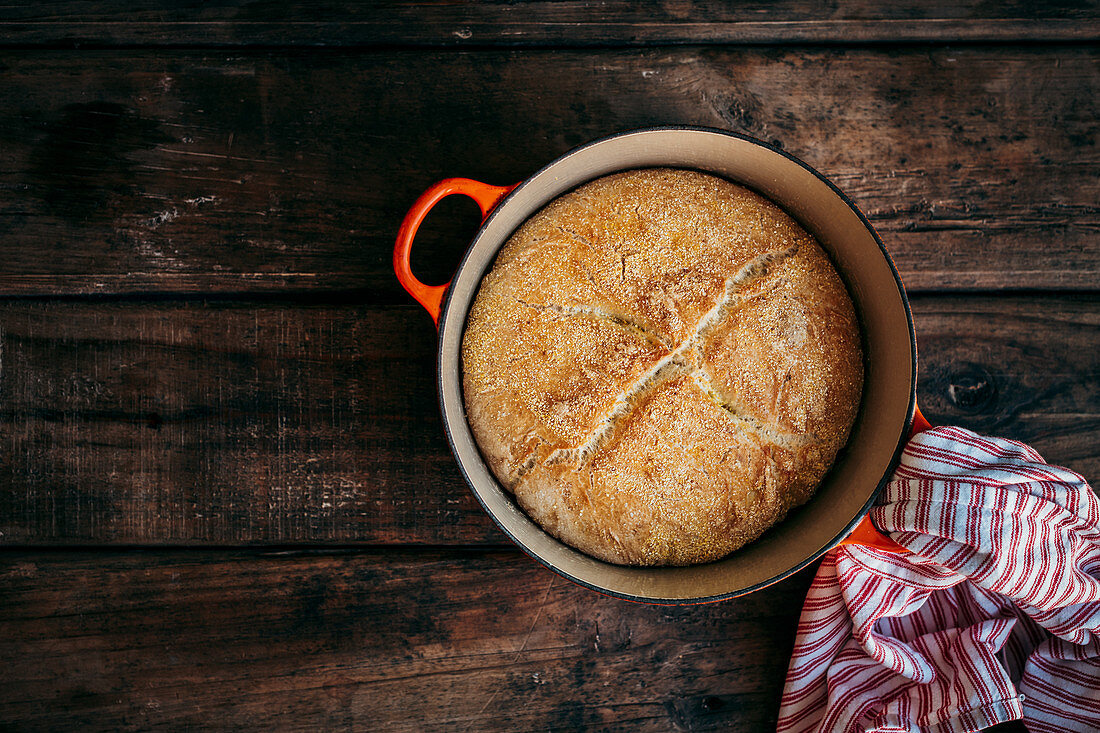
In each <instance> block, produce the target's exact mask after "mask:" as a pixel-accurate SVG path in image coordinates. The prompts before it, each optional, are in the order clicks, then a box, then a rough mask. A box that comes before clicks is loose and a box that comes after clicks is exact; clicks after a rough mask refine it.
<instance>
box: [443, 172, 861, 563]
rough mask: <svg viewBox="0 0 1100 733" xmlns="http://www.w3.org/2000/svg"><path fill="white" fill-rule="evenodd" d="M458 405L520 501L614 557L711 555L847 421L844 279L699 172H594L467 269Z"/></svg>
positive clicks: (769, 504) (793, 492)
mask: <svg viewBox="0 0 1100 733" xmlns="http://www.w3.org/2000/svg"><path fill="white" fill-rule="evenodd" d="M462 362H463V389H464V393H465V401H466V412H467V417H468V419H469V422H470V427H471V429H472V430H473V433H474V437H475V438H476V440H477V442H478V445H479V447H480V448H481V450H482V453H483V455H484V456H485V458H486V460H487V462H488V464H489V467H490V468H491V469H492V471H493V473H494V474H495V475H496V476H497V478H498V479H499V480H500V482H501V483H502V484H503V485H504V486H505V487H506V488H507V489H509V490H510V491H512V492H513V493H514V495H515V497H516V500H517V502H518V503H519V505H520V506H521V507H522V508H523V509H524V511H526V512H527V513H528V514H529V515H530V516H531V517H532V518H533V519H534V520H535V521H537V522H538V523H539V524H540V525H542V526H543V527H544V528H545V529H546V530H547V531H548V532H550V533H551V534H553V535H554V536H555V537H558V538H559V539H561V540H562V541H564V542H566V543H568V544H570V545H573V546H574V547H576V548H578V549H580V550H582V551H584V552H586V553H588V554H590V555H593V556H594V557H597V558H600V559H603V560H607V561H609V562H615V563H624V564H634V565H688V564H693V563H700V562H708V561H711V560H716V559H718V558H721V557H723V556H725V555H727V554H729V553H730V552H732V551H734V550H736V549H737V548H739V547H741V546H743V545H744V544H745V543H747V542H751V541H752V540H753V539H755V538H756V537H758V536H759V535H760V534H761V533H763V532H764V531H765V530H766V529H767V528H768V527H770V526H772V525H773V524H775V523H776V522H778V521H779V520H781V519H782V518H783V517H784V516H785V515H786V513H787V512H788V511H789V510H790V508H791V507H793V506H797V505H799V504H802V503H804V502H805V501H806V500H808V499H809V497H810V495H811V494H812V493H813V491H814V489H815V488H816V487H817V485H818V484H819V483H820V482H821V479H822V478H823V477H824V475H825V473H826V472H827V471H828V469H829V467H830V466H831V465H832V462H833V460H834V458H835V456H836V453H837V451H838V450H839V449H840V448H841V447H842V446H843V444H844V442H845V441H846V440H847V436H848V432H849V430H850V429H851V426H852V423H853V422H854V420H855V416H856V412H857V410H858V407H859V400H860V394H861V391H862V382H863V362H862V354H861V350H860V337H859V327H858V323H857V321H856V317H855V313H854V311H853V308H852V303H851V300H850V299H849V297H848V294H847V292H846V291H845V290H844V286H843V284H842V283H841V281H840V278H839V277H838V275H837V274H836V272H835V270H834V269H833V267H832V265H831V264H830V262H829V260H828V258H827V257H826V255H825V253H824V252H823V251H822V250H821V248H820V246H819V245H818V244H817V243H816V242H815V241H814V239H813V238H812V237H811V236H810V235H809V234H808V233H806V232H805V231H804V230H803V229H802V228H801V227H799V226H798V225H797V224H796V223H795V222H794V221H793V220H792V219H791V218H790V217H789V216H787V215H786V214H785V213H784V212H783V211H782V210H780V209H779V208H778V207H777V206H775V205H774V204H773V203H771V202H770V201H767V200H766V199H764V198H762V197H761V196H759V195H757V194H755V193H753V192H751V191H749V190H748V189H746V188H743V187H741V186H737V185H734V184H732V183H730V182H728V181H725V180H723V179H720V178H717V177H714V176H710V175H707V174H703V173H699V172H696V171H686V170H674V169H647V170H637V171H628V172H625V173H620V174H616V175H612V176H607V177H605V178H601V179H598V180H595V181H592V182H591V183H588V184H586V185H584V186H582V187H581V188H579V189H577V190H576V191H573V192H572V193H569V194H566V195H564V196H562V197H560V198H558V199H556V200H555V201H553V202H551V203H550V204H549V205H548V206H546V207H545V208H544V209H542V210H541V211H540V212H538V213H537V214H536V215H535V216H533V217H532V218H531V219H530V220H528V221H527V222H526V223H525V224H524V225H523V226H522V227H520V229H519V230H518V231H517V232H516V233H515V234H514V235H513V236H512V238H511V239H510V240H509V241H508V243H507V244H506V245H505V246H504V247H503V248H502V249H501V252H500V254H499V255H498V257H497V260H496V262H495V264H494V266H493V268H492V270H491V271H490V272H489V274H488V275H486V277H485V278H484V280H483V281H482V284H481V289H480V290H479V292H478V295H477V297H476V299H475V300H474V303H473V305H472V306H471V309H470V313H469V315H468V317H467V323H466V331H465V333H464V336H463V344H462Z"/></svg>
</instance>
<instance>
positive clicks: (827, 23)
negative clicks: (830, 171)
mask: <svg viewBox="0 0 1100 733" xmlns="http://www.w3.org/2000/svg"><path fill="white" fill-rule="evenodd" d="M1098 36H1100V7H1098V6H1097V4H1096V3H1095V2H1088V1H1076V2H1073V1H1071V2H1059V3H1051V4H1046V3H1033V2H1024V1H1023V0H1015V1H1009V2H1000V3H987V2H981V1H980V0H958V2H948V1H947V0H938V1H936V2H912V1H902V2H871V1H870V0H847V1H846V2H843V3H836V2H824V1H823V0H780V1H778V2H772V3H768V2H743V3H735V4H731V3H725V2H719V0H694V1H693V2H688V1H687V0H664V1H663V2H648V3H632V2H628V1H627V0H611V1H610V2H601V3H589V2H580V1H579V0H568V1H566V2H562V1H561V0H556V1H555V0H528V1H526V2H518V3H517V2H514V0H496V1H495V2H409V1H405V2H379V3H361V2H334V1H330V2H310V3H285V4H284V3H271V2H263V1H259V0H229V1H228V2H218V3H203V4H199V5H197V6H190V7H187V8H185V9H181V8H180V6H179V4H178V3H171V2H165V1H164V0H143V1H142V2H134V3H123V2H118V1H117V0H115V1H114V2H99V3H95V4H94V5H90V4H89V3H87V2H80V1H79V0H75V1H74V0H68V1H66V2H51V3H37V4H32V3H28V4H26V5H24V6H6V7H4V8H3V10H2V12H0V43H6V44H23V45H29V44H43V43H48V44H71V45H86V44H97V45H108V44H110V45H115V44H123V45H135V44H136V45H179V44H193V45H203V46H242V45H255V44H263V45H307V46H343V45H364V44H365V45H378V44H401V45H417V46H469V45H502V46H545V45H553V44H568V45H595V46H607V45H634V44H643V43H644V44H653V43H777V42H844V43H851V42H880V41H947V42H951V41H1019V40H1030V41H1034V40H1088V39H1095V38H1097V37H1098Z"/></svg>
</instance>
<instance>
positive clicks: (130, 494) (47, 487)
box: [0, 296, 1100, 545]
mask: <svg viewBox="0 0 1100 733" xmlns="http://www.w3.org/2000/svg"><path fill="white" fill-rule="evenodd" d="M914 310H915V318H916V327H917V332H918V334H919V343H920V380H919V385H918V386H919V399H920V403H921V405H922V407H923V408H924V410H925V414H926V415H927V416H928V417H929V418H930V419H931V420H932V421H933V422H934V423H953V424H959V425H963V426H966V427H971V428H974V429H976V430H979V431H982V432H986V433H990V434H995V435H1004V436H1007V437H1011V438H1016V439H1019V440H1023V441H1026V442H1029V443H1032V444H1033V445H1034V446H1035V447H1036V448H1037V449H1038V450H1039V451H1040V452H1041V453H1042V454H1043V455H1044V456H1045V457H1046V458H1047V459H1048V460H1049V461H1051V462H1053V463H1062V464H1066V465H1069V466H1071V467H1073V468H1074V469H1076V470H1077V471H1079V472H1081V473H1083V474H1084V475H1085V476H1086V478H1089V479H1091V480H1093V481H1095V480H1096V479H1097V477H1098V476H1100V449H1098V446H1100V390H1098V389H1097V385H1098V384H1100V301H1097V300H1096V299H1095V298H1081V299H1074V298H1054V297H1013V298H1008V297H1001V298H989V297H985V298H970V297H942V296H940V297H932V296H924V297H919V298H917V299H915V301H914ZM0 328H2V329H3V334H2V337H0V346H2V349H3V351H2V354H3V362H2V363H3V370H2V374H0V395H3V402H2V403H0V435H2V436H3V441H4V443H3V445H4V450H3V451H2V452H0V484H2V486H0V532H2V534H3V537H2V539H3V542H4V543H7V544H34V545H50V544H59V543H60V544H64V543H92V544H112V543H117V544H132V543H136V544H154V545H159V544H189V543H200V544H201V543H208V544H241V543H243V544H250V543H276V544H280V543H365V544H375V543H389V544H418V543H426V544H476V543H489V544H497V543H506V542H507V540H506V539H505V538H504V536H503V535H502V534H500V533H499V532H498V530H497V529H496V528H495V527H494V526H493V525H492V524H491V522H490V520H489V519H488V518H487V517H486V516H485V514H484V513H483V512H482V510H481V509H480V507H479V506H478V505H477V504H476V503H475V502H474V500H473V499H472V498H471V496H470V493H469V491H468V489H467V488H466V486H465V484H464V483H463V480H462V478H461V477H460V475H459V473H458V471H457V469H456V467H455V464H454V461H453V459H452V457H451V455H450V452H449V450H448V448H447V446H446V442H445V439H444V436H443V430H442V427H441V425H440V421H439V417H438V407H437V403H436V393H435V382H434V369H435V363H434V349H435V341H434V332H433V330H432V326H431V321H430V319H429V318H428V316H427V315H426V314H424V313H423V312H421V311H419V310H418V309H416V308H414V307H412V306H409V307H378V306H363V305H355V304H346V305H330V306H324V305H312V306H310V305H304V304H301V303H283V304H280V303H268V304H237V303H210V304H204V303H201V302H196V303H113V302H102V303H100V302H92V303H85V302H70V303H65V302H8V303H6V304H3V305H2V306H0Z"/></svg>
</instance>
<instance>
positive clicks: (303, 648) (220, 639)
mask: <svg viewBox="0 0 1100 733" xmlns="http://www.w3.org/2000/svg"><path fill="white" fill-rule="evenodd" d="M811 573H812V571H803V572H802V573H800V574H798V575H796V576H794V577H793V578H790V579H788V580H786V581H784V582H783V583H780V584H778V585H774V586H771V587H770V588H766V589H764V590H761V591H758V592H756V593H754V594H751V595H749V596H746V597H743V598H739V599H734V600H731V601H726V602H723V603H719V604H712V605H709V606H697V607H687V608H685V607H657V606H645V605H639V604H632V603H627V602H625V601H619V600H615V599H612V598H608V597H605V596H601V595H599V594H597V593H594V592H592V591H589V590H586V589H583V588H580V587H578V586H574V585H572V584H571V583H569V582H567V581H565V580H563V579H561V578H559V577H558V576H556V575H554V574H553V573H551V572H550V571H548V570H546V569H544V568H542V567H541V566H539V565H537V564H536V563H534V562H533V561H531V560H529V559H527V558H526V557H523V556H521V555H519V554H518V553H515V552H511V551H507V552H484V551H483V552H477V551H457V552H456V551H451V552H447V553H439V552H430V553H429V552H424V553H413V554H409V553H403V552H396V551H379V552H373V553H357V554H314V555H299V554H293V553H291V554H275V555H241V554H223V553H200V552H184V551H180V552H172V553H163V552H162V553H126V554H117V553H93V554H87V553H38V554H35V553H30V554H25V553H15V552H5V553H3V554H0V584H2V586H3V588H4V593H3V594H2V595H0V627H3V629H4V633H3V634H2V635H0V661H2V662H3V664H4V674H3V678H4V684H3V685H2V686H0V720H2V721H3V723H4V724H5V725H6V726H10V727H12V728H13V729H18V730H21V731H31V730H72V729H81V730H87V729H97V730H101V729H123V730H134V729H149V728H154V727H157V728H162V727H167V728H173V729H180V728H205V727H208V726H211V725H213V726H214V727H217V728H219V729H241V728H247V729H251V730H260V729H262V730H271V729H278V730H318V729H324V730H333V729H351V730H387V731H416V732H417V733H419V732H420V731H442V730H490V729H491V730H568V731H576V730H596V729H599V730H615V731H620V730H621V731H662V732H664V731H673V730H696V731H703V730H738V731H765V730H775V720H776V715H777V712H778V706H779V697H780V694H781V691H782V685H783V678H784V676H785V674H786V666H787V660H788V658H789V656H790V652H791V648H792V646H793V641H794V630H795V627H796V624H797V619H798V613H799V609H800V607H801V604H802V599H803V597H804V595H805V592H806V589H807V587H808V586H809V581H810V579H811V577H812V576H811Z"/></svg>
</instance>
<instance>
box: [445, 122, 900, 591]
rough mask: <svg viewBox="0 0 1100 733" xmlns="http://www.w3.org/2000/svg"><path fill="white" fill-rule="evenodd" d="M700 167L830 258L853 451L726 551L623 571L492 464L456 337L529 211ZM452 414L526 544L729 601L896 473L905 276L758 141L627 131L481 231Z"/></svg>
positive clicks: (465, 460)
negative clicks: (857, 372) (596, 183)
mask: <svg viewBox="0 0 1100 733" xmlns="http://www.w3.org/2000/svg"><path fill="white" fill-rule="evenodd" d="M649 167H673V168H693V169H696V170H701V171H705V172H708V173H712V174H715V175H718V176H722V177H724V178H727V179H729V180H731V181H734V182H736V183H740V184H742V185H745V186H748V187H750V188H752V189H754V190H756V191H758V192H760V193H762V194H763V195H765V196H767V197H768V198H770V199H772V200H773V201H775V202H776V203H777V204H779V205H780V206H781V207H782V208H783V209H785V210H786V211H787V212H788V213H789V214H791V215H792V216H793V217H794V218H795V219H797V220H798V221H799V222H800V223H801V224H802V226H804V227H805V228H806V229H807V230H808V231H809V232H810V233H812V234H813V235H814V236H815V237H816V238H817V240H818V241H819V242H820V243H821V245H822V247H823V248H824V249H825V251H826V252H828V254H829V255H830V257H831V258H832V259H833V261H834V263H835V264H836V266H837V269H838V271H839V272H840V274H841V277H842V278H843V279H844V281H845V284H846V285H847V286H848V290H849V293H850V294H851V296H852V300H853V302H854V304H855V307H856V311H857V314H858V315H859V318H860V323H861V327H862V330H863V339H864V344H863V345H864V358H865V376H864V380H865V381H864V391H863V401H862V405H861V409H860V413H859V417H858V418H857V420H856V424H855V426H854V427H853V429H852V434H851V437H850V438H849V441H848V445H847V447H846V448H845V449H844V450H843V451H842V452H841V454H840V456H838V459H837V462H836V464H835V466H834V467H833V470H832V471H831V472H830V473H829V475H828V476H827V477H826V479H825V481H824V482H823V484H822V485H821V487H820V488H819V489H818V491H817V493H816V494H815V495H814V497H813V499H811V500H810V502H809V503H807V504H806V505H805V506H803V507H801V508H799V509H796V510H794V511H793V512H792V513H791V514H790V515H789V516H788V517H787V519H785V520H784V521H783V522H781V523H780V524H778V525H776V527H774V528H772V529H771V530H770V531H768V532H767V533H766V534H765V535H764V536H763V537H761V538H760V539H758V540H756V541H755V542H753V543H751V544H749V545H748V546H746V547H744V548H742V549H741V550H739V551H737V552H735V553H733V554H732V555H730V556H728V557H727V558H725V559H723V560H719V561H717V562H713V563H708V564H705V565H697V566H691V567H684V568H638V567H622V566H618V565H612V564H609V563H605V562H601V561H599V560H596V559H594V558H591V557H589V556H587V555H585V554H583V553H581V552H579V551H577V550H574V549H573V548H571V547H569V546H567V545H565V544H563V543H561V542H559V541H558V540H556V539H554V538H553V537H551V536H550V535H549V534H547V533H546V532H544V531H543V530H542V529H541V528H540V527H539V526H538V525H537V524H535V523H534V522H533V521H532V520H530V519H529V518H528V517H527V516H526V515H525V514H524V513H523V511H522V510H520V509H519V508H518V507H517V506H516V504H515V503H514V501H513V499H512V498H511V495H510V494H509V493H508V492H507V491H505V490H504V489H503V488H502V487H501V486H500V485H499V484H498V483H497V481H496V479H495V478H494V477H493V475H492V473H491V472H490V470H489V468H488V467H487V466H486V465H485V463H484V461H483V460H482V458H481V454H480V453H479V451H478V448H477V445H476V443H475V442H474V438H473V435H472V434H471V432H470V429H469V426H468V424H467V422H466V416H465V408H464V405H463V398H462V388H461V358H460V346H461V341H462V331H463V327H464V324H465V320H466V314H467V311H468V309H469V307H470V304H471V303H472V301H473V298H474V296H475V295H476V293H477V289H478V286H479V284H480V282H481V278H482V277H483V276H484V274H485V272H487V270H488V269H489V268H490V266H491V265H492V262H493V260H494V258H495V256H496V253H497V251H498V250H499V249H500V248H501V247H502V246H503V245H504V243H505V242H506V241H507V240H508V238H509V236H510V235H511V234H512V232H514V231H515V230H516V228H518V227H519V226H520V224H522V223H523V222H524V221H525V220H526V219H527V218H528V217H530V216H531V215H532V214H534V213H535V212H536V211H538V210H539V209H540V208H542V207H543V206H544V205H545V204H547V203H548V202H550V201H551V200H552V199H554V198H556V197H557V196H559V195H561V194H562V193H565V192H566V191H569V190H571V189H573V188H576V187H577V186H579V185H581V184H583V183H585V182H587V181H590V180H592V179H594V178H598V177H600V176H604V175H607V174H609V173H613V172H616V171H623V170H629V169H632V168H649ZM439 338H440V344H439V348H440V352H439V370H440V373H439V378H440V400H441V406H442V410H443V418H444V421H445V423H446V426H447V430H448V435H449V437H450V440H451V446H452V449H453V450H454V453H455V457H456V458H457V460H458V461H459V464H460V466H461V467H462V469H463V472H464V473H465V475H466V477H467V480H468V481H469V482H470V484H471V487H472V489H473V491H474V493H475V494H476V496H477V498H478V499H479V501H480V502H481V503H482V505H483V506H485V508H486V509H487V510H488V511H489V513H490V514H491V515H492V516H493V518H494V519H495V520H496V522H497V523H498V524H499V525H500V526H501V528H502V529H503V530H504V531H505V532H506V533H507V534H508V535H509V536H511V537H512V539H513V540H514V541H515V542H516V543H517V544H519V545H520V546H521V547H522V548H523V549H524V550H526V551H527V552H528V553H530V554H531V555H533V556H535V557H536V558H538V559H539V560H540V561H542V562H543V563H544V564H546V565H548V566H549V567H551V568H553V569H554V570H556V571H558V572H560V573H562V574H563V575H565V576H567V577H569V578H571V579H573V580H576V581H578V582H580V583H583V584H585V585H588V586H590V587H592V588H594V589H596V590H600V591H603V592H606V593H611V594H614V595H621V596H626V597H630V598H633V599H637V600H643V601H645V600H648V601H655V602H657V601H660V602H671V603H691V602H698V601H700V600H710V599H715V598H720V597H730V596H734V595H738V594H740V593H743V592H746V591H748V590H752V589H754V588H757V587H760V586H762V585H766V584H767V583H769V582H773V581H775V580H778V579H779V578H782V577H784V576H785V575H787V574H789V573H790V572H793V571H794V570H795V569H797V568H798V567H801V566H802V565H804V564H805V563H807V562H809V561H811V560H813V559H814V558H815V557H817V556H819V555H820V554H821V553H823V552H824V551H826V550H827V549H828V548H829V547H831V546H833V545H835V544H836V543H837V542H838V541H839V540H840V539H841V538H842V537H843V536H844V535H845V534H846V533H847V530H848V528H850V526H851V525H852V524H853V523H854V522H856V521H857V520H858V519H859V518H860V517H861V516H862V515H863V513H864V512H865V510H866V507H867V505H868V503H869V502H870V501H871V499H872V498H873V497H874V495H875V493H876V491H877V489H878V486H879V483H880V482H881V481H882V480H883V478H884V476H885V474H886V473H887V472H888V471H889V470H890V469H891V467H892V462H893V460H894V458H895V455H896V453H897V449H898V446H899V444H900V441H901V439H902V437H903V435H904V434H905V433H906V431H907V430H908V426H909V421H910V419H911V415H912V409H913V386H914V381H915V380H914V377H915V368H916V364H915V355H914V352H913V338H912V325H911V322H910V318H909V312H908V308H907V305H906V302H905V298H904V296H903V293H902V290H901V285H900V283H899V281H898V279H897V277H896V275H895V273H894V271H893V269H892V267H891V265H890V262H889V260H888V258H887V256H886V254H885V253H884V252H883V250H882V249H881V247H880V246H879V243H878V242H877V240H876V239H875V236H874V234H873V233H872V231H871V230H870V229H869V227H868V225H866V224H865V223H864V221H863V220H862V219H861V218H860V216H859V215H858V214H857V212H856V211H855V210H854V209H853V208H852V207H851V206H850V205H849V204H848V203H847V202H846V201H845V200H844V199H843V198H842V197H841V196H840V195H838V194H837V193H836V191H834V190H833V188H832V187H830V186H829V184H828V183H826V182H825V181H824V180H823V179H822V178H821V177H819V176H818V175H816V174H815V173H814V172H813V171H811V170H809V169H808V168H806V167H804V166H803V165H801V164H799V163H798V162H796V161H794V160H793V159H791V158H789V157H787V156H785V155H783V154H781V153H778V152H776V151H774V150H772V149H770V148H768V147H765V146H763V145H760V144H758V143H756V142H754V141H751V140H748V139H745V138H742V137H737V136H734V135H730V134H727V133H723V132H719V131H710V130H700V129H690V128H672V129H656V130H642V131H637V132H633V133H625V134H622V135H619V136H616V137H612V138H608V139H606V140H601V141H598V142H595V143H592V144H590V145H587V146H585V147H582V148H579V149H578V150H575V151H573V152H572V153H569V154H566V155H565V156H563V157H562V158H559V159H558V160H557V161H555V162H554V163H552V164H551V165H549V166H547V167H546V168H544V169H543V170H542V171H540V172H539V173H537V174H536V175H534V176H533V177H531V178H530V179H528V180H527V181H525V182H524V183H523V185H522V186H521V187H520V188H518V189H516V191H515V192H513V193H512V194H511V195H510V196H509V197H508V198H507V199H506V200H505V201H504V202H502V203H501V205H500V206H499V207H498V208H497V210H496V211H494V212H493V214H492V216H491V217H490V218H489V219H488V220H487V221H486V222H485V224H484V226H483V227H482V228H481V230H480V231H479V232H478V235H477V236H476V238H475V239H474V241H473V243H472V244H471V246H470V249H469V250H468V252H467V255H466V258H465V259H464V261H463V263H462V265H461V266H460V267H459V271H458V272H457V273H456V275H455V278H454V280H453V281H452V283H451V288H450V291H449V292H448V294H447V300H446V301H445V304H444V311H443V313H442V316H441V318H440V332H439Z"/></svg>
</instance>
